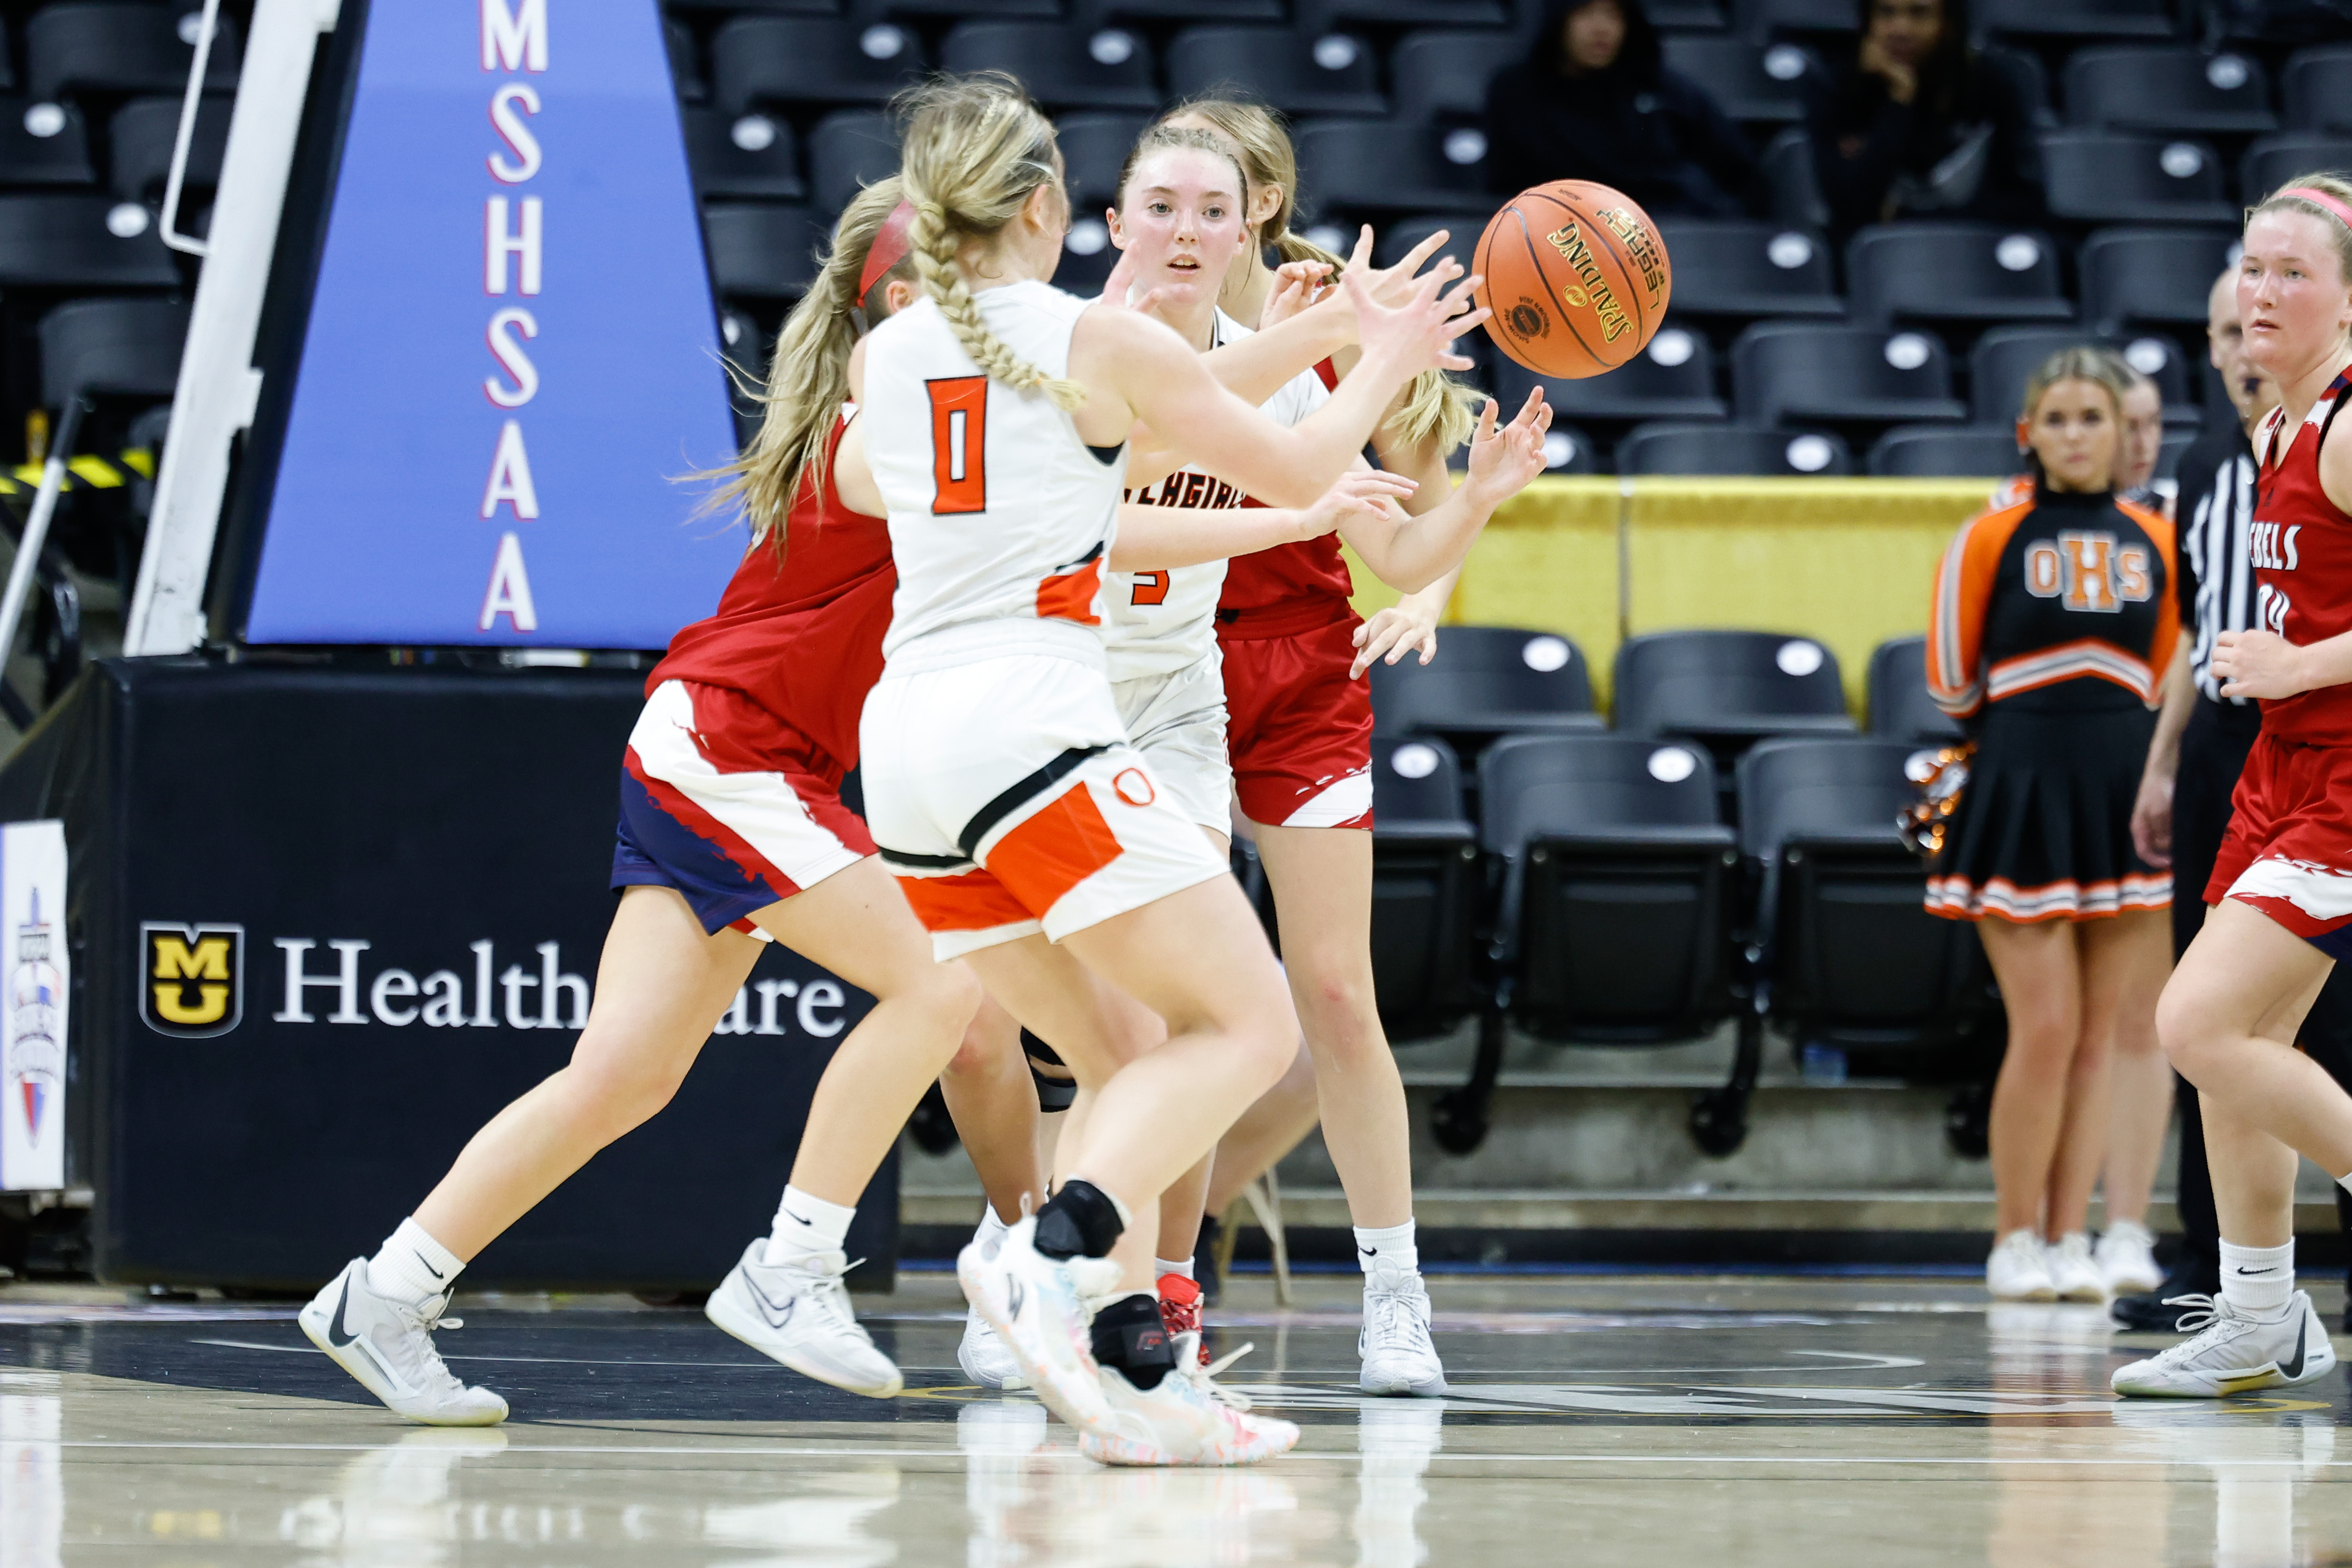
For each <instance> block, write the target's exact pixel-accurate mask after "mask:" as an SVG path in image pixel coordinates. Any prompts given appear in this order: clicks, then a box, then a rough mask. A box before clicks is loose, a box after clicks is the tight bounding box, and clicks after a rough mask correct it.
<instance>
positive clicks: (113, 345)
mask: <svg viewBox="0 0 2352 1568" xmlns="http://www.w3.org/2000/svg"><path fill="white" fill-rule="evenodd" d="M187 338H188V306H187V304H186V303H185V302H184V301H183V300H158V299H133V300H69V301H68V302H67V303H65V304H62V305H58V306H57V307H55V308H54V309H52V310H49V311H48V312H47V314H46V315H44V316H43V317H42V318H41V324H40V340H41V401H42V402H43V403H44V404H45V405H47V406H48V407H50V408H53V409H61V408H63V407H64V406H65V405H66V404H67V403H68V401H69V400H71V399H72V398H74V397H76V396H100V395H103V396H112V397H130V398H142V399H146V400H149V401H153V400H155V399H158V398H168V397H170V396H171V395H172V393H173V389H174V387H175V386H176V384H177V383H178V380H179V374H180V351H181V349H182V347H183V346H184V344H185V343H186V342H187Z"/></svg>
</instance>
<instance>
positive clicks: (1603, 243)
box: [1470, 180, 1675, 381]
mask: <svg viewBox="0 0 2352 1568" xmlns="http://www.w3.org/2000/svg"><path fill="white" fill-rule="evenodd" d="M1470 269H1471V270H1472V271H1473V272H1476V273H1480V274H1482V275H1484V276H1485V278H1486V282H1485V283H1484V284H1482V285H1481V286H1480V287H1479V289H1478V303H1480V304H1481V305H1485V306H1487V307H1489V308H1490V309H1491V310H1493V311H1494V312H1495V313H1494V315H1493V316H1491V317H1489V318H1488V319H1487V321H1486V331H1487V332H1488V333H1489V334H1491V335H1492V336H1493V338H1494V340H1495V342H1497V343H1498V344H1500V345H1501V346H1502V350H1503V352H1504V353H1507V354H1508V355H1510V356H1511V357H1512V358H1513V359H1515V360H1517V361H1518V362H1519V363H1521V364H1523V365H1525V366H1527V367H1528V369H1529V370H1531V371H1534V372H1535V373H1536V374H1538V375H1555V376H1561V377H1565V378H1566V379H1568V380H1570V381H1581V380H1582V379H1584V378H1585V377H1586V376H1589V375H1600V374H1602V373H1604V372H1607V371H1612V370H1615V369H1616V368H1617V367H1618V366H1619V365H1621V364H1623V363H1625V362H1626V361H1627V360H1629V359H1632V358H1633V356H1634V355H1635V354H1637V353H1641V352H1642V351H1643V349H1644V348H1646V347H1648V346H1649V342H1650V339H1651V337H1652V335H1653V334H1654V333H1655V332H1656V331H1657V330H1658V323H1659V322H1660V321H1664V320H1665V315H1666V299H1667V297H1668V296H1669V295H1671V294H1672V293H1673V292H1674V277H1675V275H1674V268H1673V267H1672V266H1670V265H1669V264H1668V262H1667V260H1666V247H1665V244H1664V241H1662V240H1660V239H1659V238H1658V230H1657V226H1656V225H1654V224H1653V223H1652V222H1651V221H1650V215H1649V214H1647V213H1645V212H1643V210H1642V209H1641V208H1640V207H1637V206H1635V205H1633V203H1632V202H1631V201H1629V200H1627V199H1626V198H1625V197H1624V196H1623V195H1620V194H1619V193H1618V192H1615V191H1612V190H1611V189H1610V188H1609V187H1608V186H1606V185H1596V184H1592V183H1591V181H1589V180H1554V181H1553V182H1552V183H1551V184H1548V185H1538V186H1536V187H1535V189H1533V190H1531V191H1521V192H1520V193H1519V194H1518V195H1516V196H1513V197H1512V198H1511V202H1510V205H1508V206H1506V207H1505V208H1504V209H1503V210H1502V211H1501V212H1498V213H1496V215H1495V221H1494V222H1492V223H1490V224H1488V225H1487V226H1486V233H1485V234H1483V235H1480V236H1479V237H1478V252H1477V258H1476V259H1475V261H1474V262H1473V263H1472V264H1471V268H1470Z"/></svg>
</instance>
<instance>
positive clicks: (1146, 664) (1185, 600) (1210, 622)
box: [1103, 310, 1331, 680]
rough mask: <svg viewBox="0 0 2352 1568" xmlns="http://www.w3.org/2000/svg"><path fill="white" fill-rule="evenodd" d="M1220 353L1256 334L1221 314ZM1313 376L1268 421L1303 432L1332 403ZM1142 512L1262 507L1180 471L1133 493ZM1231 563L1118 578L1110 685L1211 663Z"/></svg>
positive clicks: (1108, 607) (1273, 403)
mask: <svg viewBox="0 0 2352 1568" xmlns="http://www.w3.org/2000/svg"><path fill="white" fill-rule="evenodd" d="M1213 331H1214V334H1215V338H1214V342H1213V345H1212V346H1213V347H1216V348H1223V346H1224V345H1225V344H1227V343H1230V342H1236V341H1237V340H1239V339H1242V338H1245V337H1248V336H1249V335H1250V332H1251V329H1250V328H1248V327H1244V326H1243V325H1242V324H1241V323H1240V322H1239V321H1234V319H1233V318H1232V317H1231V316H1228V315H1226V314H1225V313H1224V312H1223V310H1219V311H1218V312H1217V316H1216V324H1215V327H1214V328H1213ZM1330 396H1331V395H1330V393H1329V392H1328V391H1327V390H1326V389H1325V387H1324V385H1323V381H1322V378H1321V377H1320V376H1318V375H1317V374H1315V373H1314V372H1313V371H1311V370H1309V371H1304V372H1302V373H1300V374H1299V375H1298V376H1297V379H1296V380H1293V381H1291V382H1289V383H1287V384H1285V385H1284V386H1283V388H1282V389H1281V390H1280V391H1279V392H1276V394H1275V395H1273V396H1272V397H1270V398H1268V399H1266V401H1265V405H1264V411H1265V415H1266V416H1267V417H1269V418H1271V419H1273V420H1274V421H1275V422H1276V424H1278V425H1282V426H1292V425H1296V424H1297V423H1298V422H1299V421H1300V420H1302V419H1304V418H1306V417H1307V416H1308V415H1310V414H1312V413H1314V412H1315V411H1316V410H1317V409H1318V408H1320V407H1322V406H1323V405H1324V404H1325V403H1327V402H1328V401H1329V400H1330ZM1127 499H1128V500H1129V501H1131V502H1134V503H1135V504H1137V505H1139V506H1176V507H1196V508H1200V509H1202V510H1212V511H1215V510H1224V509H1226V508H1229V507H1238V506H1245V505H1251V504H1255V503H1253V502H1251V501H1250V500H1249V498H1248V497H1246V496H1244V494H1243V493H1242V492H1241V489H1239V488H1238V487H1237V486H1234V485H1232V484H1228V483H1227V482H1226V481H1224V480H1223V479H1219V478H1217V477H1216V476H1215V475H1214V474H1213V473H1210V472H1209V471H1208V470H1207V469H1206V468H1198V467H1189V468H1179V469H1177V470H1176V472H1174V473H1172V474H1171V475H1169V476H1168V477H1167V478H1166V479H1162V480H1160V482H1159V483H1158V484H1156V485H1152V486H1150V487H1148V488H1146V489H1139V490H1129V491H1128V492H1127ZM1224 586H1225V563H1223V562H1222V561H1207V562H1203V563H1201V564H1200V565H1198V566H1178V567H1173V568H1171V569H1170V570H1167V571H1163V572H1114V573H1112V574H1110V581H1109V582H1108V584H1105V585H1104V588H1103V599H1104V619H1105V622H1106V626H1107V638H1108V646H1109V649H1110V678H1111V679H1113V680H1134V679H1139V678H1141V677H1144V676H1150V675H1173V674H1174V673H1175V672H1176V671H1178V670H1180V669H1183V668H1189V667H1190V666H1192V665H1193V664H1195V663H1197V662H1198V661H1200V660H1201V659H1203V658H1207V657H1208V656H1209V654H1210V653H1211V652H1212V651H1213V649H1214V648H1215V647H1216V646H1217V596H1218V595H1220V594H1222V593H1223V591H1224Z"/></svg>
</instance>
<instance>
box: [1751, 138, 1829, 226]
mask: <svg viewBox="0 0 2352 1568" xmlns="http://www.w3.org/2000/svg"><path fill="white" fill-rule="evenodd" d="M1764 184H1765V186H1766V187H1767V188H1768V189H1769V191H1770V192H1771V193H1772V217H1773V221H1775V222H1776V223H1778V224H1780V226H1782V227H1783V228H1793V229H1800V230H1810V231H1811V232H1812V233H1815V234H1819V233H1821V232H1822V231H1823V230H1824V229H1826V228H1828V227H1829V226H1830V204H1829V202H1828V200H1827V198H1825V197H1824V196H1823V195H1822V179H1821V172H1820V171H1819V170H1818V169H1816V168H1815V167H1814V166H1813V144H1812V142H1811V141H1810V140H1809V139H1808V138H1807V137H1806V135H1805V133H1804V132H1802V131H1801V130H1799V129H1798V128H1797V127H1795V126H1790V128H1789V129H1788V130H1786V131H1783V132H1780V134H1779V135H1778V136H1775V137H1773V138H1772V140H1771V141H1770V142H1768V143H1766V144H1765V148H1764Z"/></svg>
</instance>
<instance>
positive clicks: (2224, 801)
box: [2172, 697, 2352, 1269]
mask: <svg viewBox="0 0 2352 1568" xmlns="http://www.w3.org/2000/svg"><path fill="white" fill-rule="evenodd" d="M2260 732H2261V723H2260V721H2259V719H2258V717H2257V712H2256V710H2254V709H2252V708H2236V707H2230V706H2226V705H2224V704H2222V703H2219V702H2209V701H2207V700H2205V699H2204V698H2202V697H2200V698H2199V699H2198V700H2197V706H2196V707H2195V709H2194V710H2191V712H2190V714H2189V727H2188V729H2187V730H2186V731H2184V732H2183V733H2182V735H2181V737H2180V773H2179V779H2178V780H2177V781H2176V782H2175V784H2173V790H2172V951H2173V953H2174V955H2175V956H2176V957H2177V956H2179V954H2180V953H2183V952H2188V951H2189V942H2190V940H2191V939H2192V938H2194V937H2195V936H2196V935H2197V930H2198V928H2199V927H2200V926H2201V925H2203V924H2204V923H2205V884H2206V882H2207V880H2208V879H2210V878H2211V877H2212V875H2213V862H2214V861H2216V860H2218V859H2220V858H2221V839H2222V837H2223V835H2225V834H2226V833H2227V832H2228V831H2229V828H2230V795H2231V792H2232V791H2234V790H2235V789H2236V788H2237V787H2238V775H2239V774H2240V773H2243V772H2244V771H2245V767H2246V753H2247V752H2249V751H2251V750H2252V748H2253V743H2254V737H2255V736H2256V735H2257V734H2259V733H2260ZM2295 1043H2296V1044H2298V1045H2300V1046H2301V1047H2303V1049H2304V1054H2305V1055H2306V1056H2308V1057H2310V1058H2311V1059H2312V1060H2314V1061H2315V1062H2317V1063H2318V1064H2319V1065H2320V1066H2321V1067H2324V1068H2326V1069H2327V1072H2328V1076H2329V1077H2331V1078H2333V1079H2335V1080H2336V1082H2337V1083H2339V1084H2342V1085H2343V1086H2344V1087H2345V1089H2347V1090H2352V974H2347V973H2346V970H2345V966H2344V965H2342V964H2340V963H2339V964H2337V965H2336V971H2335V973H2332V974H2330V975H2329V976H2328V977H2327V984H2326V985H2324V986H2322V987H2321V988H2320V992H2319V1000H2317V1001H2316V1002H2314V1003H2313V1004H2312V1005H2311V1014H2310V1016H2308V1017H2306V1018H2305V1019H2304V1021H2303V1033H2302V1034H2301V1035H2299V1036H2297V1037H2296V1041H2295ZM2174 1084H2175V1089H2176V1090H2177V1096H2176V1098H2177V1099H2178V1100H2179V1106H2180V1196H2179V1211H2180V1227H2181V1231H2182V1233H2183V1235H2184V1237H2185V1246H2186V1250H2187V1251H2188V1253H2189V1256H2190V1257H2191V1258H2195V1259H2197V1260H2198V1261H2200V1262H2201V1263H2203V1264H2205V1265H2206V1266H2207V1267H2208V1268H2214V1269H2218V1268H2221V1221H2220V1219H2219V1218H2218V1217H2217V1216H2216V1215H2215V1214H2214V1212H2213V1172H2212V1168H2211V1167H2210V1166H2209V1165H2208V1164H2207V1163H2205V1121H2204V1118H2203V1116H2202V1115H2201V1114H2200V1111H2199V1109H2198V1104H2197V1090H2196V1089H2195V1088H2194V1087H2193V1086H2192V1085H2191V1084H2190V1083H2189V1080H2188V1079H2178V1078H2177V1079H2175V1080H2174ZM2336 1218H2337V1219H2338V1221H2339V1222H2341V1224H2342V1225H2343V1226H2344V1229H2345V1231H2346V1233H2347V1234H2352V1193H2347V1192H2346V1191H2345V1190H2344V1189H2343V1188H2341V1187H2338V1188H2336Z"/></svg>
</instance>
